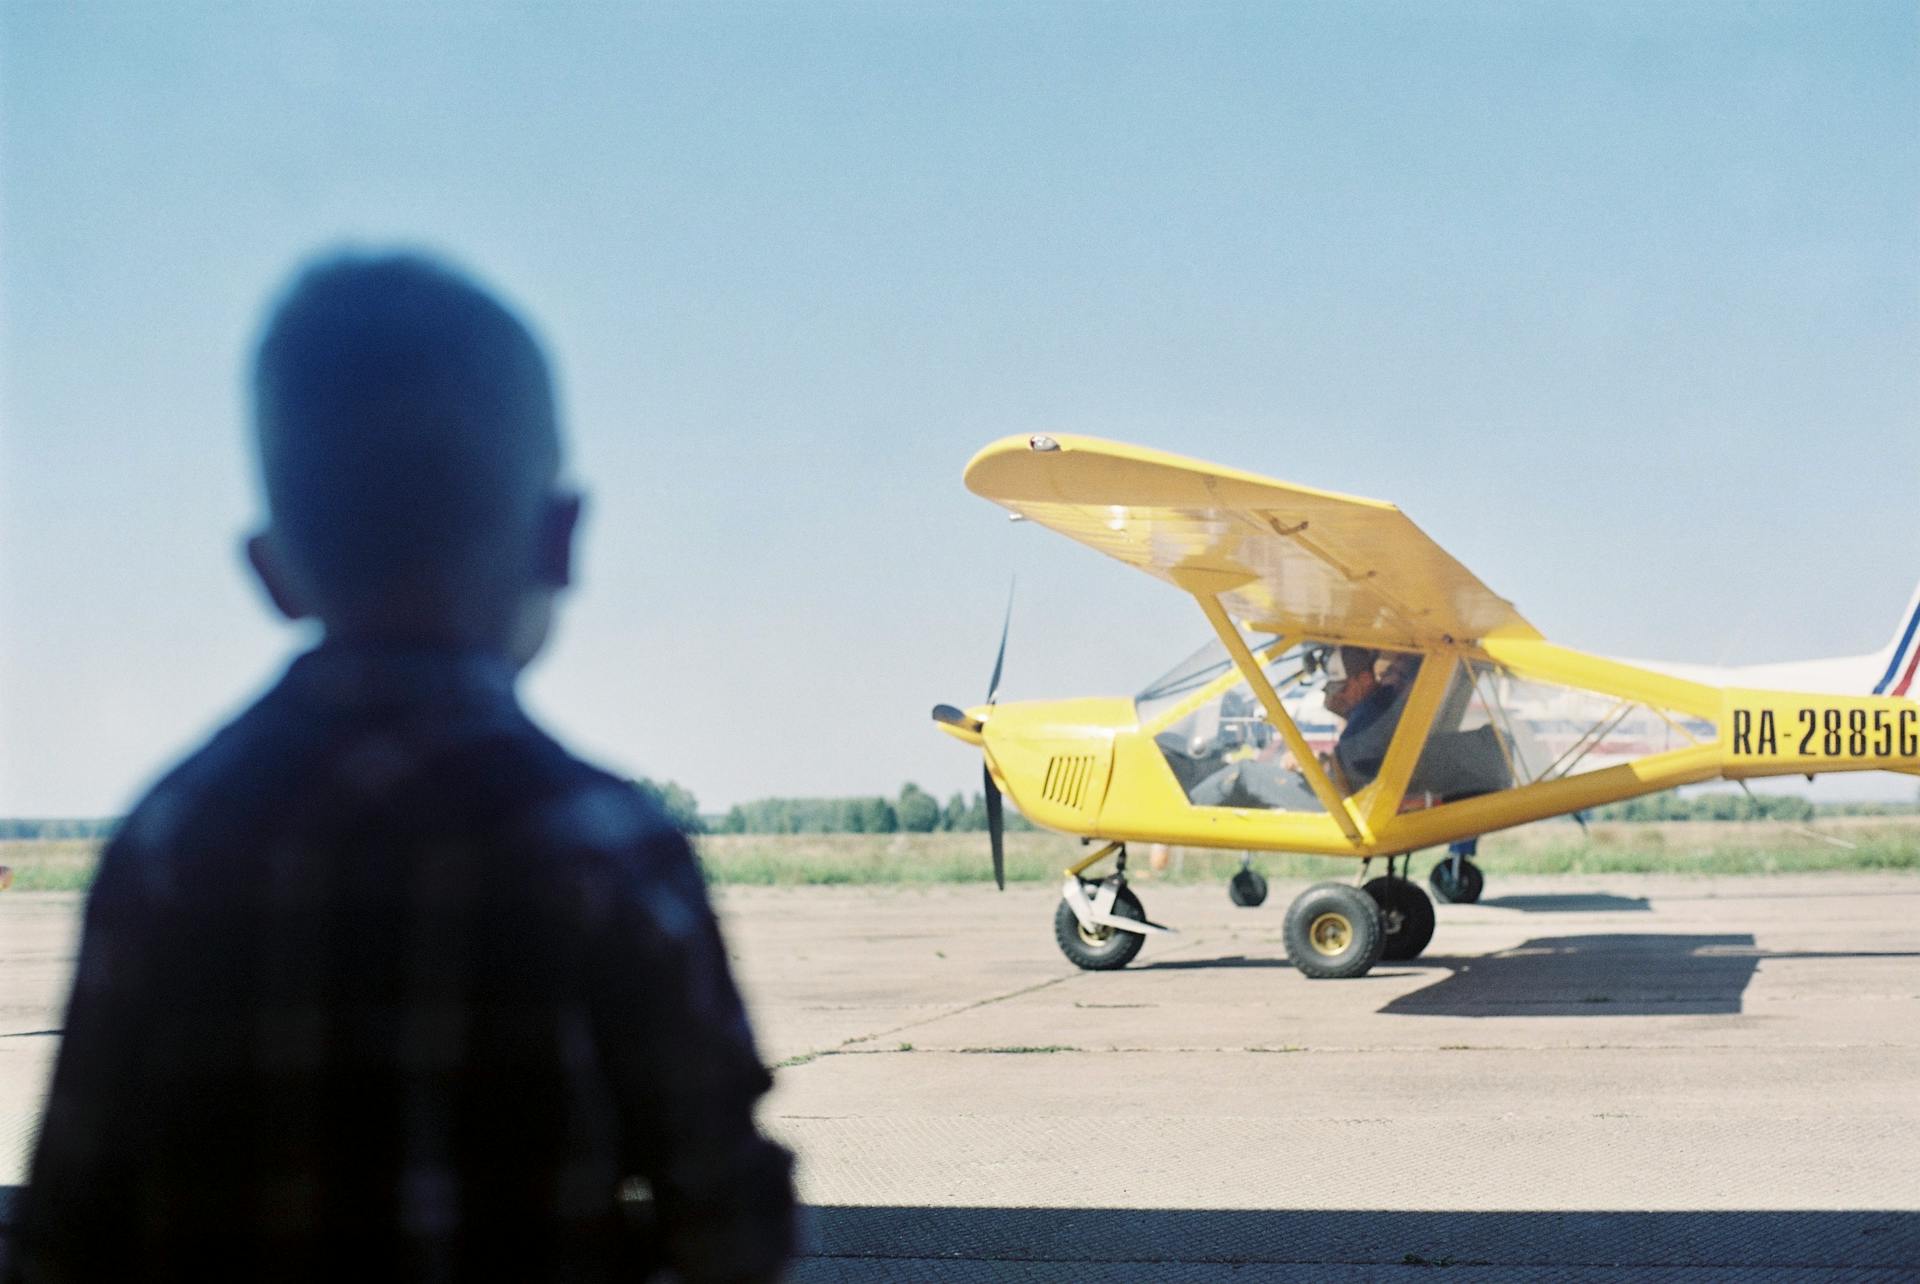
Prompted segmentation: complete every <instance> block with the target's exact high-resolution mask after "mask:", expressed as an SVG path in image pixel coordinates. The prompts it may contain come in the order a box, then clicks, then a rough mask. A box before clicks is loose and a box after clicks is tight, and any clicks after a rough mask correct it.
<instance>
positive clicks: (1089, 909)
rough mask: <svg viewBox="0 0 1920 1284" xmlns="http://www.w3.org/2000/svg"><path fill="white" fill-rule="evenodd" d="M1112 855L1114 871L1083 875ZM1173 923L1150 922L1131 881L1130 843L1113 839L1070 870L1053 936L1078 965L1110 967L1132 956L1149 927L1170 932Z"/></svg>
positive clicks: (1090, 968) (1108, 969)
mask: <svg viewBox="0 0 1920 1284" xmlns="http://www.w3.org/2000/svg"><path fill="white" fill-rule="evenodd" d="M1108 856H1112V857H1113V858H1114V870H1113V873H1111V874H1109V875H1108V876H1107V877H1105V878H1103V879H1099V880H1097V881H1096V880H1094V879H1089V878H1084V877H1082V875H1083V874H1084V873H1085V872H1086V871H1087V870H1089V869H1091V868H1092V867H1093V866H1095V865H1097V864H1099V863H1100V862H1101V861H1102V860H1104V859H1106V858H1107V857H1108ZM1171 932H1172V929H1171V928H1166V927H1162V926H1160V925H1159V924H1158V923H1153V922H1149V921H1148V919H1147V912H1146V910H1145V909H1143V908H1142V907H1141V905H1140V898H1139V897H1138V896H1135V895H1134V894H1133V890H1132V889H1131V888H1129V887H1128V886H1127V849H1126V847H1125V846H1124V845H1122V844H1120V843H1108V844H1107V845H1106V846H1105V847H1102V848H1101V849H1100V850H1099V851H1097V852H1095V853H1093V855H1091V856H1089V857H1087V858H1086V859H1085V860H1083V861H1081V862H1079V863H1078V864H1076V865H1074V866H1073V867H1071V868H1070V869H1068V870H1067V881H1066V883H1065V884H1064V885H1063V886H1062V887H1061V889H1060V904H1059V905H1058V906H1057V907H1056V908H1055V909H1054V911H1053V939H1054V940H1055V941H1056V942H1058V943H1059V946H1060V952H1061V953H1062V954H1064V955H1066V956H1067V958H1068V960H1070V961H1071V962H1072V963H1073V965H1074V966H1075V967H1079V968H1085V969H1086V970H1087V971H1089V972H1111V971H1113V970H1114V969H1115V968H1122V967H1125V966H1126V965H1127V964H1129V963H1131V962H1133V956H1134V955H1136V954H1138V953H1139V952H1140V947H1141V946H1142V945H1144V944H1146V941H1147V935H1148V933H1156V934H1160V935H1166V934H1169V933H1171Z"/></svg>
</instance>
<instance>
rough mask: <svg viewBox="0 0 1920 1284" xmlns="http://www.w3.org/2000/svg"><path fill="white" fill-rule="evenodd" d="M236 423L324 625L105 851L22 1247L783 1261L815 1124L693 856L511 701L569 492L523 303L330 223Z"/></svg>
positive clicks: (408, 1272)
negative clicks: (763, 1106) (732, 972)
mask: <svg viewBox="0 0 1920 1284" xmlns="http://www.w3.org/2000/svg"><path fill="white" fill-rule="evenodd" d="M253 420H254V429H255V435H256V444H257V446H258V449H259V458H260V466H261V473H262V477H263V479H264V482H265V491H266V496H267V504H268V510H269V514H270V520H269V524H268V526H267V528H266V530H264V531H263V532H262V533H260V534H259V535H257V536H255V537H254V538H253V539H252V540H251V541H249V543H248V546H247V549H248V555H249V558H250V560H251V561H252V564H253V566H254V569H255V570H256V571H257V572H258V574H259V577H260V579H261V581H262V582H263V583H264V584H265V586H266V589H267V592H268V594H269V595H270V596H271V598H272V600H273V602H274V604H275V605H276V606H277V607H278V609H279V610H280V611H281V613H283V614H284V615H286V616H287V617H289V618H291V619H303V618H307V617H314V618H317V619H318V620H319V621H320V623H321V624H322V625H323V626H324V640H323V641H322V642H321V644H320V645H319V647H318V648H317V649H315V650H314V651H312V652H310V653H308V654H306V655H303V656H301V657H300V658H299V659H297V660H296V661H295V662H294V663H293V666H292V667H291V669H290V670H289V671H288V672H287V674H286V676H285V677H284V678H283V679H281V681H280V682H279V683H278V684H277V685H276V686H274V687H273V688H272V689H271V690H270V691H269V692H268V693H267V694H266V695H265V696H264V697H262V698H261V699H260V700H259V702H258V703H256V704H255V705H253V707H252V708H250V709H248V710H247V711H246V712H245V713H243V714H242V715H241V716H240V717H239V718H238V719H236V720H235V721H234V722H233V723H232V724H231V725H229V726H227V727H226V728H224V729H223V730H221V731H220V732H219V733H218V734H216V735H215V736H214V737H213V739H212V740H211V741H209V742H208V743H207V744H206V745H205V746H204V747H203V748H201V749H200V750H198V751H197V752H196V753H194V754H193V755H192V756H191V757H189V758H188V759H187V760H186V761H185V762H184V763H182V764H180V765H179V766H178V767H177V768H175V769H174V770H173V771H172V772H170V773H169V774H168V775H167V776H166V777H165V778H164V779H163V780H162V781H161V782H160V783H159V784H158V785H157V786H156V787H155V788H154V789H153V791H152V792H151V793H149V794H148V795H147V796H146V797H145V798H144V799H143V800H142V801H141V802H140V804H139V805H138V806H137V807H136V808H135V809H134V811H133V812H132V814H131V815H130V816H129V817H128V818H127V821H126V823H125V825H124V826H123V827H122V829H121V831H120V833H119V835H118V837H116V838H115V839H114V841H113V842H112V843H111V844H110V845H109V847H108V848H107V850H106V852H105V854H104V855H103V856H102V859H101V863H100V869H99V874H98V878H97V881H96V882H95V884H94V888H93V891H92V894H91V896H90V898H89V900H88V903H87V912H86V925H85V933H84V937H83V944H82V948H81V953H80V959H79V963H78V966H77V969H76V972H75V977H74V986H73V994H72V998H71V1001H70V1006H69V1009H68V1013H67V1022H66V1034H65V1039H64V1042H63V1044H62V1046H61V1049H60V1055H59V1061H58V1063H57V1066H56V1069H55V1073H54V1078H53V1085H52V1091H51V1095H50V1097H49V1100H48V1102H47V1109H46V1114H45V1116H44V1119H43V1122H42V1130H41V1134H40V1139H39V1143H38V1147H37V1149H36V1152H35V1156H34V1161H33V1169H32V1176H31V1178H30V1182H29V1185H28V1187H27V1189H26V1192H25V1194H24V1196H23V1197H22V1201H21V1203H22V1206H21V1207H20V1209H19V1213H20V1217H19V1225H18V1227H17V1238H16V1244H15V1261H14V1263H13V1265H12V1267H11V1272H12V1277H13V1278H15V1279H18V1280H23V1281H40V1280H70V1279H89V1280H91V1279H101V1280H131V1279H143V1280H148V1279H186V1278H191V1279H195V1280H204V1279H248V1280H267V1279H272V1280H294V1279H316V1280H318V1279H328V1280H336V1279H355V1280H364V1279H396V1280H398V1279H406V1280H461V1279H482V1278H484V1279H502V1280H570V1281H572V1280H580V1281H590V1280H610V1279H615V1278H621V1279H638V1278H645V1277H646V1276H648V1275H649V1274H651V1273H652V1272H653V1270H654V1269H655V1268H669V1269H671V1270H673V1271H674V1272H676V1273H677V1277H678V1278H680V1279H683V1280H686V1281H707V1280H726V1281H734V1280H740V1281H745V1280H762V1279H770V1278H773V1277H775V1276H777V1275H778V1274H779V1272H780V1269H781V1266H782V1263H783V1262H784V1261H785V1259H786V1256H787V1254H788V1252H789V1249H790V1244H791V1225H792V1201H793V1196H792V1190H791V1184H790V1180H789V1168H790V1159H789V1156H788V1155H787V1153H786V1152H785V1151H784V1150H782V1149H780V1148H779V1147H778V1146H775V1145H774V1144H772V1143H771V1142H769V1141H767V1140H766V1139H765V1138H763V1137H762V1136H760V1134H759V1133H758V1132H757V1131H756V1129H755V1127H754V1124H753V1120H752V1109H753V1105H754V1102H755V1101H756V1100H757V1099H758V1098H759V1096H760V1095H761V1094H762V1093H763V1092H765V1091H766V1089H767V1088H768V1087H769V1085H770V1082H771V1081H770V1079H769V1077H768V1075H767V1073H766V1071H765V1070H764V1069H763V1068H762V1066H761V1064H760V1060H759V1058H758V1056H757V1055H756V1053H755V1050H754V1045H753V1039H752V1035H751V1032H750V1031H749V1029H748V1026H747V1020H746V1016H745V1013H744V1011H743V1010H742V1007H741V1003H740V999H739V996H738V994H737V993H736V991H735V989H734V985H733V981H732V979H731V977H730V976H729V974H728V969H727V965H726V960H725V955H724V953H723V950H722V946H721V941H720V936H719V933H718V930H717V928H716V925H715V923H714V919H713V915H712V912H711V910H710V909H709V906H708V903H707V898H706V894H705V890H704V887H703V884H702V880H701V877H700V874H699V871H698V869H697V867H696V865H695V862H694V859H693V855H692V853H691V851H690V850H689V848H688V845H687V842H686V840H685V839H684V838H683V837H682V836H681V835H680V834H679V833H678V832H676V831H675V829H674V828H673V827H672V825H671V824H669V822H668V821H667V819H666V818H665V817H664V816H663V815H662V814H661V813H660V811H659V810H658V809H657V808H655V807H654V806H653V805H651V804H650V803H649V802H648V801H647V800H646V799H645V798H643V797H642V796H641V794H640V793H639V792H638V791H637V790H636V789H634V788H633V787H632V786H631V785H629V784H626V783H624V782H622V781H620V780H619V779H617V778H615V777H613V776H611V775H609V774H607V773H606V772H603V771H601V770H599V769H597V768H594V767H591V766H588V765H587V764H585V763H582V762H580V761H579V760H577V759H575V758H573V757H571V756H569V755H568V754H567V753H566V751H565V750H563V749H562V748H561V747H560V746H559V745H558V744H556V743H555V742H554V741H553V740H552V739H551V738H549V737H548V736H547V735H545V734H544V733H543V732H542V731H541V730H540V729H539V728H537V727H536V726H534V725H533V723H532V722H530V721H529V720H528V718H527V717H526V715H525V714H524V713H522V712H521V710H520V708H519V706H518V704H517V702H516V699H515V696H514V682H515V677H516V675H517V673H518V671H519V670H520V669H521V667H523V666H524V665H525V664H526V663H527V662H528V661H529V660H531V659H532V658H533V656H534V655H535V654H536V653H537V652H538V651H539V650H540V648H541V645H542V643H543V642H544V640H545V638H546V635H547V630H548V626H549V623H550V621H551V618H552V614H553V607H554V599H555V596H556V594H557V593H558V592H559V591H560V590H561V589H563V588H565V587H566V585H567V583H568V579H569V573H570V562H571V555H572V546H573V535H574V529H575V523H576V521H577V519H578V517H579V512H580V501H579V499H578V497H577V496H575V495H572V494H570V493H568V492H567V491H565V490H564V489H562V488H561V487H560V485H559V482H558V478H559V471H560V443H559V433H558V429H557V423H556V412H555V405H554V395H553V389H552V385H551V382H550V379H549V376H548V371H547V364H546V361H545V359H544V357H543V356H542V354H541V351H540V349H539V346H538V345H537V344H536V342H535V340H534V338H533V336H532V335H531V334H530V333H529V332H528V330H527V328H526V327H525V326H524V325H522V324H521V322H520V321H519V320H518V319H517V318H516V317H515V316H514V315H513V314H512V313H511V312H509V311H508V310H507V309H506V308H504V307H503V306H502V305H501V304H500V303H498V302H496V301H495V300H494V299H493V298H492V297H490V296H489V295H488V294H487V293H485V292H484V291H483V290H481V289H480V288H479V287H477V286H476V285H474V284H473V283H471V282H470V281H468V280H466V279H465V278H463V277H461V276H459V275H458V274H456V273H454V272H453V271H451V270H449V269H448V268H446V267H444V266H441V265H439V264H437V263H434V262H432V261H430V260H427V259H424V258H421V257H417V256H411V255H388V256H360V255H344V256H340V257H336V258H331V259H328V260H325V261H322V262H319V263H318V264H317V265H315V266H313V267H311V268H310V269H309V270H307V271H306V272H305V273H304V274H303V275H301V276H300V277H299V279H298V280H297V281H296V282H295V283H294V285H293V286H292V288H291V290H290V291H289V292H288V293H287V294H286V296H285V297H284V298H283V299H282V300H281V302H280V303H279V306H278V307H277V309H276V310H275V312H274V313H273V315H272V317H271V318H270V320H269V322H268V325H267V327H266V331H265V334H264V337H263V338H262V340H261V342H260V346H259V350H258V353H257V357H256V360H255V365H254V370H253Z"/></svg>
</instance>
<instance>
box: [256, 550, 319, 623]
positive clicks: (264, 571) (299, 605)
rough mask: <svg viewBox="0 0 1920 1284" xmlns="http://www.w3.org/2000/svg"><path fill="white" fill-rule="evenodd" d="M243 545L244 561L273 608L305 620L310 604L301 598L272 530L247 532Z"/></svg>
mask: <svg viewBox="0 0 1920 1284" xmlns="http://www.w3.org/2000/svg"><path fill="white" fill-rule="evenodd" d="M246 549H247V564H248V565H249V566H251V567H253V573H254V574H255V575H256V576H258V577H259V579H260V583H261V585H262V586H263V587H264V588H265V589H266V590H267V597H268V598H269V599H271V600H272V602H273V608H274V610H276V611H278V612H280V614H282V615H284V616H286V617H287V618H288V619H289V620H304V619H306V618H307V617H308V616H310V615H312V614H313V608H312V607H310V606H308V605H307V603H306V602H305V601H304V600H303V599H302V598H301V595H300V591H299V589H298V587H297V586H296V585H295V584H294V582H293V575H292V573H291V572H289V571H288V570H287V567H286V563H285V562H284V561H282V560H281V557H280V550H279V546H278V545H276V544H275V543H274V540H273V532H272V531H271V530H264V531H261V532H259V533H258V534H255V535H250V536H248V537H247V544H246Z"/></svg>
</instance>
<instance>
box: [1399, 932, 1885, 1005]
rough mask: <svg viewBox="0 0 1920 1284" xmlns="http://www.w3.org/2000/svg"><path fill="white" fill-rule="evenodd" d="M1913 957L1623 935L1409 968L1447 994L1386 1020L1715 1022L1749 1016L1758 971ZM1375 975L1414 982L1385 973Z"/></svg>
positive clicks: (1728, 939) (1432, 960)
mask: <svg viewBox="0 0 1920 1284" xmlns="http://www.w3.org/2000/svg"><path fill="white" fill-rule="evenodd" d="M1913 957H1916V955H1915V954H1914V953H1913V952H1912V951H1903V950H1844V951H1805V950H1763V949H1758V948H1756V947H1755V945H1754V940H1753V937H1751V936H1749V935H1745V934H1741V935H1726V936H1681V935H1661V934H1657V933H1650V932H1649V933H1622V932H1614V933H1607V934H1605V935H1596V936H1547V937H1539V938H1536V939H1534V940H1531V941H1526V942H1524V943H1522V944H1520V945H1516V946H1514V947H1513V948H1512V949H1508V950H1501V951H1499V952H1498V953H1495V954H1484V955H1479V956H1472V957H1448V956H1446V955H1427V956H1426V957H1423V958H1421V959H1419V960H1417V961H1416V962H1414V963H1411V964H1407V965H1405V966H1407V967H1410V968H1413V969H1415V970H1420V969H1426V968H1433V967H1443V968H1446V969H1448V972H1449V975H1448V976H1447V977H1446V979H1444V980H1442V981H1441V982H1439V983H1438V984H1437V985H1429V986H1427V987H1425V988H1424V989H1419V990H1415V991H1413V992H1412V993H1411V994H1403V995H1401V996H1400V997H1399V998H1396V999H1394V1000H1393V1001H1392V1002H1390V1003H1388V1004H1387V1005H1386V1006H1385V1007H1383V1008H1381V1009H1380V1011H1381V1012H1383V1013H1388V1014H1396V1015H1406V1016H1711V1015H1716V1014H1731V1013H1737V1012H1739V1011H1740V1002H1741V996H1742V995H1743V994H1744V993H1745V992H1746V988H1747V983H1748V982H1749V981H1751V980H1752V979H1753V974H1754V971H1755V970H1756V969H1757V968H1758V967H1759V966H1760V964H1761V963H1762V962H1763V961H1766V960H1769V959H1870V958H1913ZM1373 975H1375V976H1381V975H1389V976H1391V975H1399V976H1404V975H1406V973H1405V972H1402V971H1399V970H1398V969H1394V970H1392V971H1386V972H1383V971H1379V970H1376V971H1375V972H1374V973H1373Z"/></svg>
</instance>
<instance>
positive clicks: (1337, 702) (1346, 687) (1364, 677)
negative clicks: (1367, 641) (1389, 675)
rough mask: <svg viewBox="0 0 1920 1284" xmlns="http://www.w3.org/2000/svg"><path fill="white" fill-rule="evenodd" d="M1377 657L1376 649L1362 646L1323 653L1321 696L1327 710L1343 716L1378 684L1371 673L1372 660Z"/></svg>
mask: <svg viewBox="0 0 1920 1284" xmlns="http://www.w3.org/2000/svg"><path fill="white" fill-rule="evenodd" d="M1378 658H1379V653H1378V652H1376V651H1374V650H1372V649H1371V648H1369V647H1364V646H1343V647H1340V648H1338V649H1336V650H1335V651H1334V652H1333V653H1332V654H1331V655H1329V656H1328V657H1327V690H1326V695H1325V697H1324V698H1325V702H1326V706H1327V712H1328V713H1331V714H1333V715H1334V716H1335V717H1336V718H1344V717H1346V716H1347V714H1348V713H1350V712H1352V710H1353V706H1355V705H1356V704H1359V703H1360V702H1361V701H1362V700H1364V699H1366V698H1367V696H1369V695H1370V694H1372V692H1373V689H1374V687H1375V686H1377V685H1378V681H1377V680H1376V679H1375V677H1374V676H1373V662H1374V661H1375V660H1376V659H1378Z"/></svg>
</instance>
